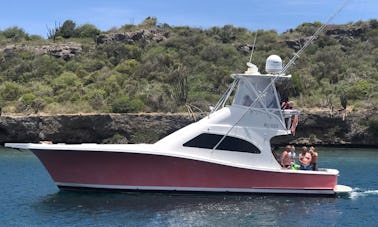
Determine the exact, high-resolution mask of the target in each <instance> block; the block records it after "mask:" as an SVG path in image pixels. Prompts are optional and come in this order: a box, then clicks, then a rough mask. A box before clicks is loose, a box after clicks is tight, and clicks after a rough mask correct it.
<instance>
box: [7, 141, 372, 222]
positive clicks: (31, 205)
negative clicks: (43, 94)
mask: <svg viewBox="0 0 378 227" xmlns="http://www.w3.org/2000/svg"><path fill="white" fill-rule="evenodd" d="M318 151H319V167H328V168H336V169H339V170H340V173H341V174H340V177H339V184H344V185H348V186H351V187H352V188H353V192H352V193H351V195H350V196H342V197H319V196H300V195H290V196H288V195H259V194H208V193H207V194H174V193H104V192H66V191H59V190H58V189H57V188H56V186H55V185H54V183H53V182H52V180H51V178H50V177H49V175H48V173H47V172H46V171H45V169H44V167H43V166H42V164H40V162H39V161H38V159H37V158H36V157H34V155H33V154H31V153H30V152H20V151H16V150H11V149H4V148H1V149H0V226H377V225H378V176H377V172H378V149H355V148H348V149H336V148H327V149H324V148H323V149H320V148H319V149H318Z"/></svg>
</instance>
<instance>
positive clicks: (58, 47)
mask: <svg viewBox="0 0 378 227" xmlns="http://www.w3.org/2000/svg"><path fill="white" fill-rule="evenodd" d="M18 50H26V51H30V52H33V53H35V54H37V55H43V54H48V55H51V56H53V57H56V58H61V59H63V60H65V61H68V60H71V59H72V58H73V57H75V56H76V55H78V54H80V53H81V51H82V47H81V44H79V43H74V42H68V43H53V44H49V45H37V46H30V45H25V44H10V45H6V46H4V47H0V52H3V53H4V55H5V56H7V55H12V54H13V53H14V52H16V51H18Z"/></svg>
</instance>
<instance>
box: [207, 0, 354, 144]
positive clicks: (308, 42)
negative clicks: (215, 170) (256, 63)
mask: <svg viewBox="0 0 378 227" xmlns="http://www.w3.org/2000/svg"><path fill="white" fill-rule="evenodd" d="M349 2H350V0H346V1H344V3H343V4H342V5H341V7H340V8H339V9H338V10H337V11H336V12H335V13H334V14H332V15H331V16H330V17H329V18H328V20H327V21H326V22H325V23H324V24H322V26H320V27H319V28H318V30H316V31H315V33H314V34H313V35H312V36H311V37H310V39H309V40H307V41H306V43H305V44H304V45H303V47H302V48H301V49H300V50H299V51H298V52H297V53H295V54H294V56H293V57H292V58H291V59H290V61H289V62H288V63H287V64H286V65H285V66H284V67H283V68H282V70H281V72H280V73H279V74H277V75H276V76H275V77H274V78H273V80H272V81H271V82H270V83H269V84H268V85H267V86H266V88H265V89H264V90H263V91H262V92H261V93H260V95H258V96H257V98H256V99H255V100H254V101H253V102H252V104H251V105H250V106H249V107H248V109H246V110H245V111H244V113H243V114H242V115H241V116H240V118H239V120H237V121H236V122H235V123H234V124H233V125H232V127H231V128H230V129H229V130H228V131H227V132H226V134H224V135H223V136H222V138H221V139H220V140H219V142H218V143H217V144H216V145H215V146H214V147H213V150H215V149H217V148H218V146H219V145H220V144H221V143H222V142H223V140H224V139H225V138H226V136H228V134H230V132H231V131H232V129H234V127H235V126H236V125H237V124H238V123H239V122H240V121H241V119H243V117H244V116H245V115H246V114H247V113H248V111H250V110H251V109H252V107H253V106H254V105H255V103H257V101H258V100H260V99H261V97H263V96H264V95H265V93H266V92H267V90H268V88H269V87H271V86H273V84H274V83H275V81H276V80H277V79H278V78H279V76H281V75H284V74H285V72H286V71H287V69H289V68H290V66H291V65H292V64H293V63H294V62H295V61H296V60H297V59H298V58H299V56H300V55H301V54H302V53H303V51H304V50H305V49H306V48H307V47H308V46H309V45H310V44H311V43H312V41H314V40H315V39H316V38H317V37H318V35H319V34H320V33H321V32H322V31H323V30H324V29H325V28H326V27H327V25H328V24H329V23H330V22H331V21H332V20H333V19H334V18H335V17H336V15H338V14H339V13H340V12H341V11H342V10H343V9H344V7H345V6H346V5H347V4H348V3H349ZM255 43H256V36H255V41H254V44H255ZM253 49H254V47H253ZM253 49H252V54H253ZM252 54H251V57H250V61H251V59H252ZM248 63H249V62H248Z"/></svg>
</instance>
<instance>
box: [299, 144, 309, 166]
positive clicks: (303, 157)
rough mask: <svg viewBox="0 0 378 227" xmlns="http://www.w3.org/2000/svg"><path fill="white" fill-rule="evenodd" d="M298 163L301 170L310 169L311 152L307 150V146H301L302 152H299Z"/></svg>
mask: <svg viewBox="0 0 378 227" xmlns="http://www.w3.org/2000/svg"><path fill="white" fill-rule="evenodd" d="M299 163H300V165H301V166H300V168H299V169H301V170H311V154H310V153H308V152H307V147H305V146H303V147H302V152H301V153H300V154H299Z"/></svg>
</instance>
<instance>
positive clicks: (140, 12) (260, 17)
mask: <svg viewBox="0 0 378 227" xmlns="http://www.w3.org/2000/svg"><path fill="white" fill-rule="evenodd" d="M345 1H346V0H263V1H261V0H181V1H179V0H176V1H175V0H132V1H131V0H101V1H98V0H60V1H54V0H5V1H3V2H2V4H1V11H0V12H1V13H0V30H4V29H6V28H8V27H12V26H17V27H20V28H23V29H24V30H25V32H27V33H28V34H33V35H40V36H43V37H46V36H47V33H48V28H50V29H51V28H55V27H56V26H59V25H62V24H63V22H64V21H65V20H68V19H70V20H73V21H74V22H75V23H76V25H82V24H85V23H90V24H93V25H95V26H96V27H97V28H99V29H100V30H102V31H107V30H109V29H111V28H114V27H116V28H119V27H121V26H122V25H125V24H139V23H140V22H142V21H143V20H144V19H145V18H146V17H148V16H153V17H157V19H158V23H167V24H169V25H171V26H191V27H197V28H204V29H206V28H210V27H213V26H220V27H222V26H224V25H228V24H231V25H233V26H235V27H244V28H247V29H249V30H252V31H254V30H258V29H264V30H271V29H273V30H276V31H277V32H279V33H281V32H284V31H286V30H288V29H290V28H296V27H297V26H298V25H300V24H302V23H304V22H315V21H320V22H326V21H327V19H328V18H329V17H330V16H331V15H333V14H334V13H335V12H336V11H338V9H339V8H340V7H341V6H342V5H343V3H344V2H345ZM347 2H348V4H347V5H346V6H345V8H344V9H343V10H342V11H341V12H340V13H339V14H338V15H337V16H336V17H335V19H334V20H333V21H332V23H333V24H345V23H349V22H356V21H359V20H365V21H366V20H369V19H378V0H349V1H348V0H347Z"/></svg>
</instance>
